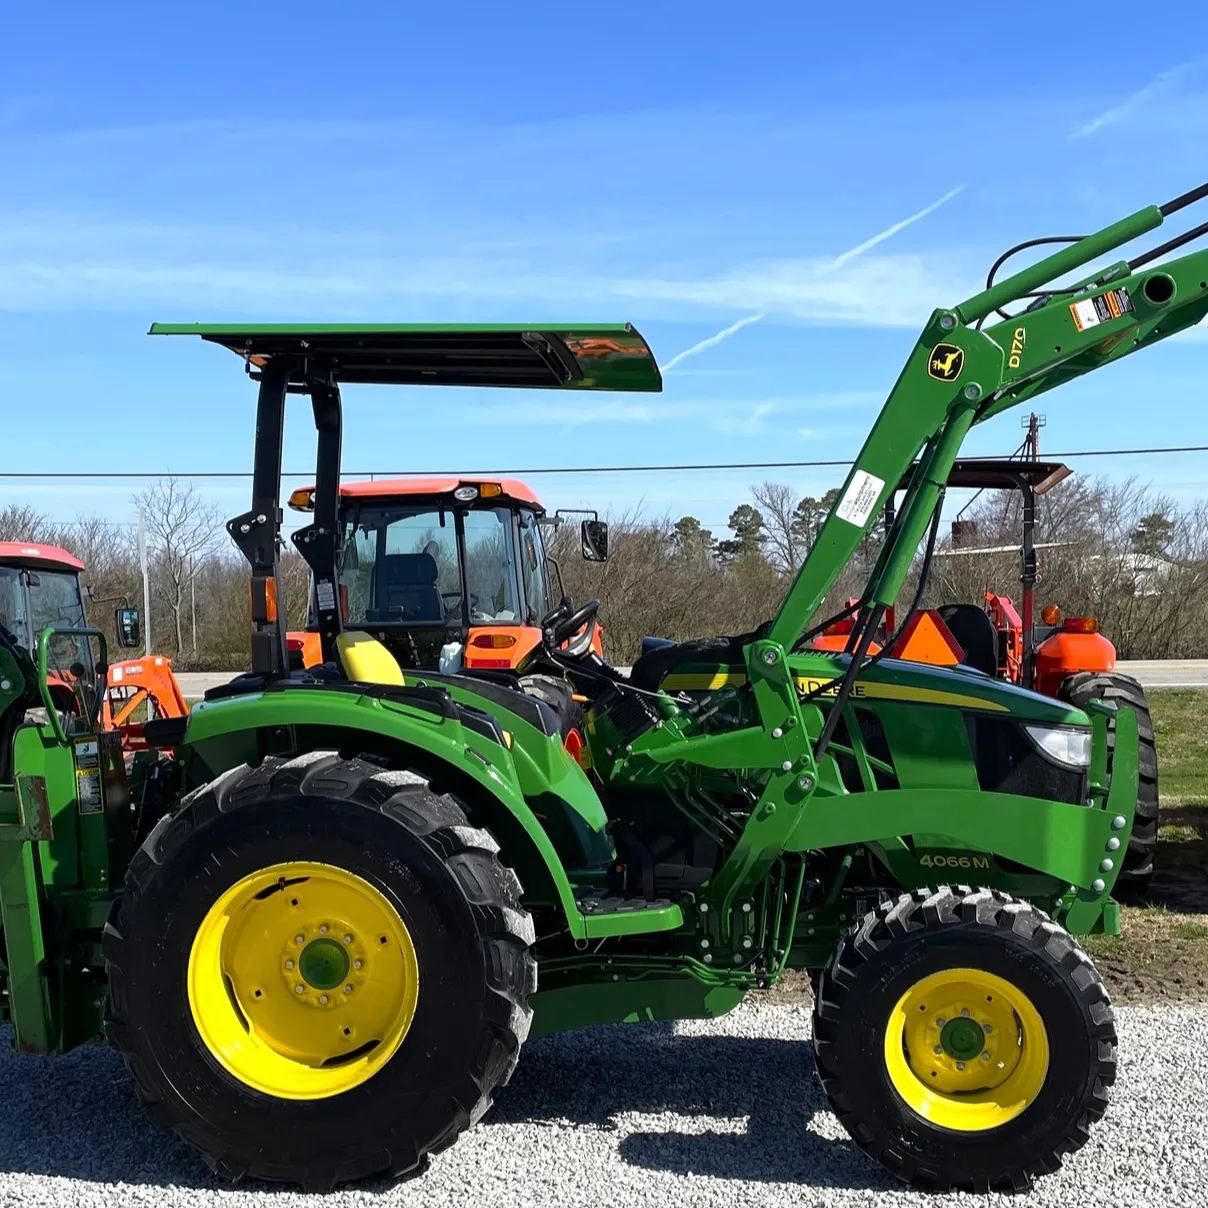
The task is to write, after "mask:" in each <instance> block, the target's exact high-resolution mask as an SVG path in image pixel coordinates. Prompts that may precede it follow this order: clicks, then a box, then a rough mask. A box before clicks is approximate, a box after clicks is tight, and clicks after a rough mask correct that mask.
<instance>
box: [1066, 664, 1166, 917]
mask: <svg viewBox="0 0 1208 1208" xmlns="http://www.w3.org/2000/svg"><path fill="white" fill-rule="evenodd" d="M1057 696H1058V698H1059V699H1061V700H1063V701H1066V702H1068V703H1069V704H1071V705H1074V706H1075V707H1076V708H1079V709H1082V708H1084V707H1085V705H1086V702H1087V701H1089V700H1107V701H1112V702H1113V703H1114V704H1116V705H1117V706H1118V707H1121V708H1128V709H1131V710H1132V711H1133V712H1134V713H1135V714H1136V715H1137V746H1138V750H1137V756H1138V758H1137V766H1138V772H1139V775H1138V778H1137V813H1136V817H1135V818H1134V820H1133V829H1132V834H1131V835H1130V836H1129V840H1128V848H1127V850H1126V851H1125V853H1124V860H1123V862H1122V863H1121V865H1120V875H1119V877H1118V878H1117V880H1116V886H1115V888H1116V891H1117V894H1118V896H1125V897H1141V896H1144V894H1145V892H1146V890H1147V889H1148V888H1149V885H1150V882H1151V881H1152V880H1153V871H1154V856H1155V855H1156V854H1157V849H1158V751H1157V747H1156V746H1155V744H1154V733H1153V718H1152V717H1150V714H1149V702H1148V701H1147V700H1146V698H1145V689H1144V688H1142V687H1141V685H1140V683H1138V682H1137V680H1135V679H1133V678H1132V676H1130V675H1120V674H1119V673H1117V672H1114V671H1113V672H1097V671H1079V672H1078V673H1077V674H1075V675H1071V676H1069V677H1068V678H1067V679H1065V680H1063V681H1062V683H1061V687H1060V688H1059V689H1058V690H1057ZM1115 741H1116V726H1115V720H1114V719H1109V720H1108V723H1107V771H1108V775H1110V774H1111V770H1112V754H1113V752H1114V750H1115Z"/></svg>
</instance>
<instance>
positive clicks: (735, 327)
mask: <svg viewBox="0 0 1208 1208" xmlns="http://www.w3.org/2000/svg"><path fill="white" fill-rule="evenodd" d="M964 187H965V186H964V185H957V187H956V188H955V189H949V190H948V192H947V193H945V194H944V195H943V197H941V198H939V199H938V200H936V201H933V202H932V203H931V204H930V205H929V206H926V207H924V208H923V209H921V210H919V212H918V213H917V214H911V215H910V217H909V218H903V219H902V221H901V222H895V223H894V224H893V226H891V227H886V228H885V230H883V231H881V232H880V233H879V234H876V235H874V236H873V237H872V238H871V239H865V240H864V242H863V243H860V244H857V245H856V246H855V247H853V248H849V249H848V250H847V251H846V252H842V253H840V254H839V255H838V256H836V257H835V258H834V259H833V260H831V261H829V262H827V263H826V264H824V265H823V266H822V267H821V268H820V269H818V271H817V273H816V274H815V276H818V277H821V276H824V275H825V274H826V273H830V272H834V270H835V269H837V268H841V267H842V266H843V265H845V264H846V263H847V262H848V261H849V260H855V259H856V257H857V256H863V255H864V253H865V252H867V251H869V250H870V249H871V248H874V247H876V246H877V244H878V243H884V242H885V240H886V239H889V238H890V237H891V236H893V235H896V234H897V233H898V232H899V231H901V230H903V229H905V228H906V227H908V226H910V225H911V224H912V223H916V222H918V221H919V220H920V219H923V218H926V217H927V215H928V214H934V213H935V211H936V210H938V209H939V208H940V206H942V205H946V204H947V203H948V202H950V201H951V200H952V199H953V198H954V197H955V196H956V195H957V194H958V193H960V192H961V191H962V190H963V189H964ZM765 318H767V311H763V310H761V311H760V312H759V313H758V314H754V315H746V316H745V317H743V318H741V319H739V320H738V322H737V323H731V324H730V326H729V327H726V328H723V329H722V330H721V331H719V332H717V333H716V334H715V335H711V336H709V337H708V338H707V339H704V340H701V341H700V343H699V344H693V345H692V347H691V348H685V349H684V351H683V352H678V353H676V354H675V356H673V357H672V358H671V360H669V361H668V362H667V363H666V364H665V365H664V366H663V367H662V371H663V372H664V373H667V372H668V371H669V370H671V369H674V368H675V366H676V365H678V364H679V363H680V361H685V360H687V359H688V357H694V356H696V354H697V353H698V352H704V350H705V349H706V348H712V347H713V345H714V344H720V343H721V342H722V341H723V340H728V339H729V338H730V337H731V336H732V335H733V334H734V333H735V332H737V331H741V330H742V329H743V328H744V327H750V325H751V324H752V323H758V322H759V321H760V319H765Z"/></svg>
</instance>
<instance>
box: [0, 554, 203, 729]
mask: <svg viewBox="0 0 1208 1208" xmlns="http://www.w3.org/2000/svg"><path fill="white" fill-rule="evenodd" d="M84 569H85V568H84V563H83V562H81V561H80V560H79V558H77V557H75V556H74V555H73V554H70V553H68V552H67V550H65V549H60V548H59V547H58V546H57V545H43V544H41V543H40V542H32V541H0V640H3V641H5V643H6V644H9V645H15V646H17V647H20V648H21V649H23V650H24V651H26V652H27V654H28V655H29V657H30V659H31V660H33V661H34V662H35V663H36V661H37V650H38V643H39V641H40V640H41V636H42V633H43V631H44V630H45V629H46V628H47V627H49V626H56V627H61V628H64V629H74V630H80V631H83V630H85V629H86V628H87V625H88V620H87V616H86V613H85V608H84V601H85V599H86V598H89V599H90V598H91V591H90V590H87V591H86V590H85V589H82V588H81V586H80V574H81V572H82V571H83V570H84ZM114 620H115V624H116V628H117V644H118V645H119V646H121V647H126V648H129V647H133V646H137V645H138V644H139V615H138V610H137V609H134V608H128V607H123V608H119V609H117V611H116V613H115V615H114ZM52 645H53V647H54V648H53V649H52V650H51V651H49V652H48V660H47V661H48V669H49V672H50V674H49V676H48V686H49V691H50V695H51V699H52V701H53V702H54V703H55V705H56V707H57V708H59V709H60V710H72V709H75V708H76V707H77V706H78V703H79V702H78V701H77V698H76V694H75V684H76V682H77V681H83V680H89V679H91V678H92V663H93V659H94V654H93V648H92V642H91V639H90V638H89V637H88V636H87V635H85V634H84V633H83V632H80V633H76V634H68V633H62V632H61V633H58V634H56V635H55V637H54V638H53V640H52ZM81 668H82V672H81V670H80V669H81ZM107 679H108V689H107V691H106V694H105V696H104V698H103V700H102V701H101V702H100V704H99V708H100V716H101V721H102V725H103V728H104V729H105V730H106V731H117V733H118V734H120V736H121V743H122V748H123V750H125V751H126V752H131V751H137V750H143V749H145V748H146V745H147V744H146V743H145V741H144V740H143V736H142V735H143V727H142V724H141V723H140V722H138V721H136V720H135V716H136V714H137V713H138V711H139V710H140V707H143V706H145V715H146V717H147V719H148V720H150V719H151V718H155V717H183V716H184V715H185V714H186V713H188V711H189V709H188V705H187V704H186V703H185V699H184V697H183V695H182V694H181V691H180V685H179V684H178V683H177V682H176V677H175V675H173V673H172V664H171V662H169V660H168V659H166V658H165V657H164V656H163V655H147V656H146V657H145V658H141V659H130V660H127V661H125V662H116V663H110V664H109V669H108V675H107ZM5 687H7V685H5V686H3V687H0V709H2V711H3V716H4V718H6V719H9V718H12V719H17V718H18V713H19V710H15V711H10V710H9V708H8V706H9V705H10V704H11V703H13V702H12V701H11V700H9V699H5V698H4V688H5ZM13 724H15V720H14V721H13Z"/></svg>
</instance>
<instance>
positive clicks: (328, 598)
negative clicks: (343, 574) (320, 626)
mask: <svg viewBox="0 0 1208 1208" xmlns="http://www.w3.org/2000/svg"><path fill="white" fill-rule="evenodd" d="M315 597H316V601H317V603H318V605H319V608H320V610H321V611H323V612H334V611H335V607H336V590H335V588H334V587H333V586H332V584H331V580H330V579H320V580H319V582H318V584H317V585H316V587H315Z"/></svg>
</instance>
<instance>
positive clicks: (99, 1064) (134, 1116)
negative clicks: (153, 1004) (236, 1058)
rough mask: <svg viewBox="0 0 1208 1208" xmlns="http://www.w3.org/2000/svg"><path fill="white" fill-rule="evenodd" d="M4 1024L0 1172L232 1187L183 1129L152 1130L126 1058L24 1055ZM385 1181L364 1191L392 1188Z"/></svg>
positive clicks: (269, 1186) (95, 1051)
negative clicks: (214, 1172) (216, 1173)
mask: <svg viewBox="0 0 1208 1208" xmlns="http://www.w3.org/2000/svg"><path fill="white" fill-rule="evenodd" d="M11 1045H12V1033H11V1031H10V1030H9V1029H8V1028H0V1086H3V1087H4V1088H5V1090H6V1093H5V1094H4V1095H2V1096H0V1175H4V1174H32V1175H45V1176H51V1177H55V1178H69V1179H84V1180H87V1181H88V1182H92V1183H126V1184H130V1185H132V1186H136V1187H137V1186H153V1187H180V1188H186V1189H191V1190H230V1188H231V1184H230V1183H229V1182H227V1181H225V1180H222V1179H218V1178H215V1177H214V1176H213V1175H212V1174H210V1172H209V1171H208V1170H207V1169H206V1167H205V1165H204V1164H203V1163H202V1160H201V1158H200V1157H199V1156H198V1154H197V1153H196V1151H194V1150H193V1149H191V1148H190V1147H189V1146H188V1145H186V1144H185V1143H184V1142H183V1141H182V1140H181V1139H180V1138H179V1137H177V1136H176V1134H175V1133H172V1132H164V1131H161V1130H160V1129H157V1128H152V1127H151V1125H150V1124H149V1123H148V1122H147V1118H146V1116H145V1115H144V1114H143V1109H142V1108H141V1107H140V1106H139V1103H138V1100H137V1099H136V1098H135V1095H134V1085H133V1083H132V1082H131V1081H130V1077H129V1075H128V1074H127V1073H126V1067H125V1066H124V1065H123V1064H122V1059H121V1058H120V1057H119V1056H118V1055H117V1053H115V1052H113V1051H112V1050H110V1049H105V1048H80V1049H76V1050H75V1051H74V1052H71V1053H67V1054H66V1055H64V1056H62V1057H40V1056H24V1055H21V1054H18V1053H14V1052H13V1051H12V1049H11V1047H10V1046H11ZM238 1186H239V1188H240V1189H241V1190H245V1191H258V1192H267V1193H269V1194H272V1193H274V1192H279V1193H281V1194H284V1195H297V1193H298V1191H297V1188H296V1187H289V1186H285V1185H279V1184H274V1183H261V1182H257V1181H252V1180H248V1181H245V1182H242V1183H240V1184H239V1185H238ZM396 1186H397V1183H396V1182H394V1181H390V1180H384V1179H378V1180H375V1181H372V1182H368V1183H362V1184H360V1185H359V1186H358V1190H359V1191H363V1192H370V1193H372V1192H375V1191H388V1190H389V1189H391V1188H393V1187H396Z"/></svg>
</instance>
